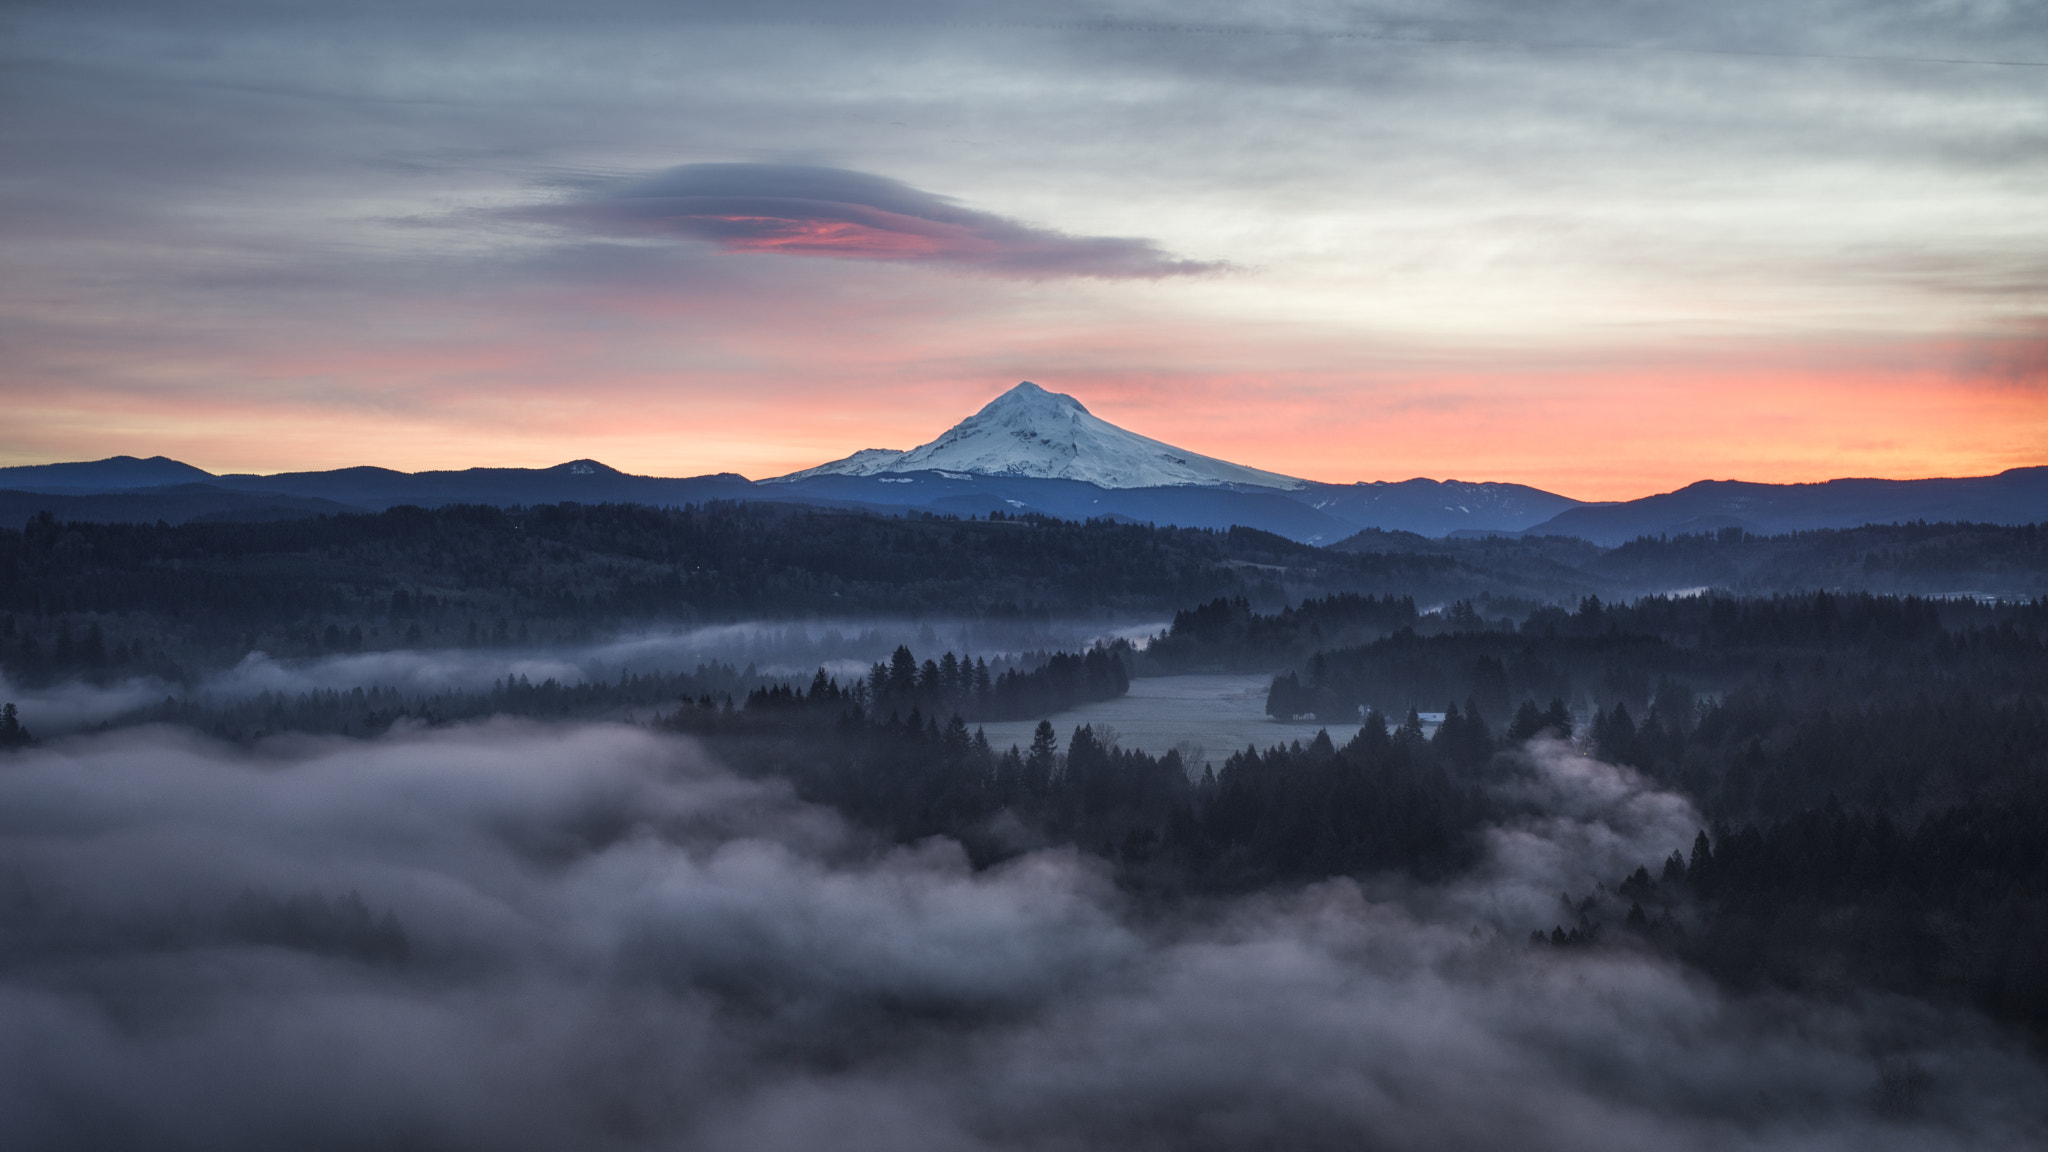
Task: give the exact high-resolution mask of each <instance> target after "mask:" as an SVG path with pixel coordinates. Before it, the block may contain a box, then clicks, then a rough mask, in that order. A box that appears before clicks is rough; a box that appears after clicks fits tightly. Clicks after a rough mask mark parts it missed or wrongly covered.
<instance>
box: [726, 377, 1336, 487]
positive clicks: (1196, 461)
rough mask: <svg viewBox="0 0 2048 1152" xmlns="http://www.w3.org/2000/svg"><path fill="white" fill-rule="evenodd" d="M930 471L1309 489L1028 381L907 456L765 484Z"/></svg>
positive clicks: (873, 452) (877, 457) (870, 458)
mask: <svg viewBox="0 0 2048 1152" xmlns="http://www.w3.org/2000/svg"><path fill="white" fill-rule="evenodd" d="M924 471H932V472H961V473H967V474H969V475H975V476H1021V477H1032V478H1038V479H1053V480H1083V481H1086V482H1088V483H1090V484H1094V485H1096V486H1098V487H1102V488H1162V487H1176V486H1184V485H1197V486H1201V487H1218V486H1221V485H1226V484H1244V485H1249V486H1251V487H1256V488H1279V489H1283V490H1290V491H1291V490H1295V489H1299V488H1302V487H1304V486H1305V484H1306V482H1305V481H1302V480H1297V479H1295V478H1294V477H1292V476H1282V475H1280V474H1279V473H1277V472H1262V471H1260V470H1259V469H1257V468H1247V467H1245V466H1244V465H1242V464H1232V463H1230V462H1229V461H1227V460H1218V459H1216V458H1214V457H1211V456H1202V455H1198V454H1196V453H1194V452H1189V451H1186V450H1185V449H1181V448H1176V447H1174V446H1173V445H1171V444H1162V443H1160V442H1159V441H1157V440H1154V439H1152V438H1150V437H1148V436H1140V435H1138V434H1137V433H1135V432H1126V431H1124V430H1123V429H1122V428H1119V427H1117V426H1116V425H1114V424H1111V423H1110V422H1109V421H1107V420H1103V419H1101V418H1100V417H1097V416H1093V415H1090V414H1089V412H1088V409H1086V408H1083V407H1082V406H1081V402H1080V401H1078V400H1076V399H1074V398H1073V397H1072V396H1068V395H1065V394H1063V393H1059V392H1047V391H1046V390H1045V389H1043V388H1040V387H1039V386H1038V385H1036V384H1033V383H1031V382H1030V381H1028V380H1027V381H1025V382H1024V383H1022V384H1019V385H1017V386H1016V387H1015V388H1012V389H1010V390H1009V391H1008V392H1005V393H1003V394H1002V395H1001V396H998V397H996V398H995V399H994V400H992V401H990V402H989V404H988V406H987V407H986V408H983V409H982V410H981V411H979V412H977V413H975V414H974V415H972V416H970V417H968V418H967V419H965V420H962V421H961V422H960V423H958V424H955V425H954V426H953V427H952V428H950V429H947V431H946V433H945V434H944V435H942V436H940V437H939V438H938V439H936V440H934V441H932V442H931V443H929V444H924V445H921V446H919V447H916V448H912V449H911V450H910V451H908V452H892V451H890V450H888V449H884V448H868V449H864V450H862V451H860V452H856V453H854V454H853V455H851V456H848V457H847V458H846V459H844V460H834V461H833V462H831V463H830V464H820V465H818V466H817V467H816V468H807V469H805V470H804V471H802V472H792V473H790V474H789V475H787V476H778V477H776V478H775V479H773V480H767V481H763V483H771V484H772V483H778V482H783V481H790V480H802V479H804V478H806V477H811V476H834V475H836V476H874V475H879V474H881V473H885V472H924Z"/></svg>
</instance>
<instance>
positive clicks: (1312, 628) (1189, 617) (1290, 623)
mask: <svg viewBox="0 0 2048 1152" xmlns="http://www.w3.org/2000/svg"><path fill="white" fill-rule="evenodd" d="M1459 603H1460V605H1461V606H1462V607H1463V608H1464V610H1465V611H1467V612H1470V611H1471V610H1472V609H1471V606H1470V604H1469V603H1467V602H1465V601H1460V602H1459ZM1415 622H1416V614H1415V598H1414V597H1413V596H1396V595H1393V594H1391V593H1390V594H1388V595H1385V596H1375V595H1371V594H1361V593H1356V592H1340V593H1335V594H1332V595H1329V596H1325V597H1321V598H1314V597H1311V598H1309V599H1306V600H1303V601H1302V602H1301V603H1300V604H1299V605H1296V606H1292V607H1286V608H1282V609H1281V610H1280V611H1278V612H1274V613H1259V612H1254V611H1253V610H1252V605H1251V602H1250V601H1249V600H1246V599H1245V598H1244V597H1242V596H1233V597H1218V598H1217V599H1215V600H1211V601H1210V602H1208V603H1207V604H1203V605H1200V606H1198V607H1194V608H1183V609H1181V610H1180V611H1178V612H1175V613H1174V614H1173V624H1172V625H1171V626H1170V627H1168V628H1167V630H1166V631H1165V632H1164V633H1162V634H1161V635H1159V636H1158V637H1156V638H1155V639H1154V640H1153V641H1152V643H1151V644H1149V645H1147V646H1146V649H1145V664H1146V667H1147V669H1148V670H1156V671H1158V672H1163V673H1172V672H1191V671H1201V670H1210V669H1237V668H1261V667H1270V666H1272V665H1275V664H1283V663H1289V662H1292V661H1295V660H1299V659H1303V658H1306V657H1307V656H1308V655H1309V654H1311V653H1313V652H1315V651H1317V650H1319V649H1322V648H1328V647H1333V646H1336V645H1342V644H1356V643H1360V642H1363V641H1367V640H1377V639H1378V638H1380V637H1381V636H1384V635H1387V634H1388V633H1390V632H1394V631H1397V630H1399V629H1401V628H1409V627H1413V626H1414V624H1415Z"/></svg>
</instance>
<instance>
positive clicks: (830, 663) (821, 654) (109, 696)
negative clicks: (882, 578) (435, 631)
mask: <svg viewBox="0 0 2048 1152" xmlns="http://www.w3.org/2000/svg"><path fill="white" fill-rule="evenodd" d="M1165 627H1166V625H1165V623H1163V622H1160V621H1150V622H1146V621H1137V622H1121V623H1104V622H1102V621H1001V620H998V621H987V620H973V621H961V620H839V621H831V620H827V621H809V622H795V623H789V622H760V621H753V622H745V623H734V624H720V625H712V626H708V627H690V628H673V629H668V630H659V629H655V630H648V631H643V632H636V633H629V634H625V635H621V636H618V637H614V638H610V639H606V640H603V641H599V642H595V643H591V644H584V645H534V646H517V647H507V646H496V647H479V648H394V649H386V650H379V651H371V652H356V653H347V654H334V655H327V656H319V657H311V658H282V657H274V656H271V655H269V654H267V653H263V652H251V653H249V654H248V655H247V656H246V657H244V658H243V659H242V660H241V662H240V663H238V664H236V665H235V666H234V667H233V668H230V669H228V670H226V671H221V672H216V673H213V674H210V675H207V676H205V677H203V678H201V679H200V681H199V682H198V683H197V684H194V685H177V684H168V683H166V682H164V681H162V680H158V679H154V678H147V679H131V680H127V681H123V682H121V683H118V684H113V685H108V686H94V685H89V684H85V683H82V682H79V681H75V680H73V681H67V682H65V683H62V684H58V685H55V686H52V687H47V688H28V687H23V686H17V685H12V684H9V683H8V682H7V681H6V679H5V677H4V676H0V700H12V701H14V702H15V703H16V704H17V705H18V706H19V707H20V710H21V715H22V721H23V723H25V724H27V725H28V726H29V728H30V730H31V731H33V732H34V733H35V734H36V735H38V736H50V735H59V734H62V733H66V732H76V731H79V730H82V729H85V728H90V727H93V726H96V725H98V724H100V723H102V722H104V721H110V720H117V719H119V718H120V717H122V716H124V715H126V714H128V713H131V712H134V711H136V710H137V709H140V708H144V707H147V706H149V705H151V704H155V703H157V702H159V701H161V700H163V698H164V697H165V696H167V695H175V696H179V697H184V696H193V697H197V698H200V699H203V700H212V701H228V700H233V699H238V698H245V697H250V696H255V695H258V694H260V693H263V692H272V693H280V694H283V695H288V696H290V695H297V694H299V693H302V692H309V691H316V690H318V691H326V690H334V691H344V692H345V691H348V690H350V689H353V688H364V689H368V688H373V687H376V688H395V689H398V690H399V691H401V692H405V693H408V694H412V693H433V692H446V691H481V690H487V689H489V688H490V687H491V685H492V684H493V683H495V682H496V681H499V680H503V679H507V678H510V677H516V676H524V677H526V678H527V679H528V680H530V681H532V682H533V683H536V684H538V683H541V682H542V681H545V680H550V679H553V680H559V681H561V682H563V683H565V684H574V683H579V682H582V681H586V680H611V679H615V678H617V677H618V676H620V675H622V674H625V673H633V674H640V675H644V674H647V673H650V672H689V671H692V670H694V669H695V668H697V667H698V666H699V665H701V664H729V665H731V666H733V667H734V668H738V669H745V668H747V667H749V666H751V667H753V668H754V670H755V671H756V672H757V673H758V674H759V675H760V676H762V677H763V678H769V679H776V678H789V679H798V680H806V681H807V680H809V678H810V677H811V675H812V674H813V673H815V672H816V671H817V670H818V669H819V668H821V667H822V668H824V669H825V670H826V672H827V673H828V674H830V675H833V676H836V677H839V678H840V679H841V681H842V682H844V681H847V680H850V679H852V678H854V677H859V676H864V675H866V674H867V671H868V668H869V667H870V666H871V665H873V664H874V663H875V662H876V661H878V660H881V661H886V660H888V658H889V656H890V654H891V653H892V652H894V651H895V650H896V647H897V646H898V645H908V646H909V647H910V649H911V650H912V651H913V652H914V653H916V655H917V658H918V659H919V660H924V659H926V658H936V657H938V656H941V655H943V654H944V653H945V652H947V651H949V650H950V651H952V652H954V653H955V654H968V653H971V654H973V655H975V656H978V657H980V658H982V659H985V660H988V661H990V662H995V661H998V660H1005V659H1015V658H1017V657H1019V656H1021V655H1022V654H1024V653H1027V652H1047V651H1059V650H1066V651H1079V650H1081V649H1085V648H1087V647H1089V646H1091V645H1093V644H1095V643H1096V642H1097V641H1109V640H1115V639H1119V638H1121V639H1126V640H1131V641H1133V642H1141V641H1143V640H1145V639H1146V638H1149V637H1151V636H1153V635H1156V634H1157V633H1159V632H1160V631H1162V630H1164V629H1165ZM1025 742H1026V743H1029V737H1028V735H1027V738H1026V741H1025Z"/></svg>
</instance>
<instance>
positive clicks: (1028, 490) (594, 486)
mask: <svg viewBox="0 0 2048 1152" xmlns="http://www.w3.org/2000/svg"><path fill="white" fill-rule="evenodd" d="M712 500H750V501H772V502H778V503H788V504H810V505H819V506H826V507H836V508H855V509H865V510H870V511H876V512H885V513H906V512H912V513H914V512H931V513H939V514H948V515H960V516H966V515H975V516H982V515H987V514H988V513H990V512H1005V513H1027V512H1028V513H1038V514H1042V515H1046V516H1053V517H1057V518H1060V519H1068V520H1082V519H1089V518H1098V517H1100V518H1109V519H1122V520H1130V521H1139V522H1149V523H1156V524H1177V525H1180V526H1182V527H1193V528H1227V527H1230V526H1233V525H1244V526H1246V527H1251V528H1258V529H1262V530H1264V531H1267V532H1272V533H1275V534H1277V535H1280V536H1285V537H1287V538H1288V539H1291V540H1295V541H1298V542H1301V543H1305V544H1315V545H1331V544H1337V543H1338V542H1340V541H1349V544H1348V546H1349V547H1351V548H1354V549H1356V548H1364V549H1369V550H1376V549H1377V548H1378V547H1379V546H1380V544H1382V543H1383V542H1384V537H1376V536H1373V535H1372V533H1373V532H1376V531H1377V532H1409V533H1415V534H1417V535H1419V536H1424V537H1433V538H1441V537H1446V536H1487V535H1537V536H1543V535H1557V536H1571V537H1577V538H1579V539H1583V540H1587V541H1591V542H1593V543H1596V544H1600V545H1603V546H1613V545H1617V544H1621V543H1623V542H1625V541H1627V540H1630V539H1633V538H1635V537H1638V536H1656V535H1660V534H1661V535H1678V534H1686V533H1696V532H1704V531H1716V530H1719V529H1722V528H1731V527H1732V528H1741V529H1742V530H1744V531H1747V532H1750V533H1753V534H1757V535H1770V534H1775V533H1782V532H1788V531H1797V530H1801V529H1807V528H1849V527H1857V526H1860V525H1863V524H1889V523H1902V522H1908V521H1914V520H1928V521H1972V522H1979V523H1989V524H2028V523H2034V522H2037V521H2041V520H2044V519H2048V467H2035V468H2015V469H2012V470H2010V471H2007V472H2003V473H2000V474H1999V475H1997V476H1981V477H1965V478H1957V479H1935V480H1833V481H1829V482H1827V483H1825V484H1756V483H1749V482H1745V481H1718V480H1716V481H1701V482H1700V483H1697V484H1692V485H1688V486H1687V487H1685V488H1681V489H1679V490H1677V491H1675V492H1665V493H1660V494H1658V495H1655V496H1647V497H1644V498H1642V499H1639V500H1628V501H1619V502H1613V503H1597V504H1589V503H1584V502H1581V501H1578V500H1573V499H1571V498H1570V497H1568V496H1561V495H1558V494H1557V493H1555V492H1546V491H1544V490H1543V489H1540V488H1532V487H1530V486H1528V485H1525V484H1507V483H1494V482H1472V481H1463V480H1428V479H1421V478H1417V479H1411V480H1402V481H1397V482H1388V481H1371V482H1363V481H1362V482H1359V483H1355V484H1326V483H1321V482H1318V481H1311V480H1302V479H1299V478H1296V477H1291V476H1283V475H1281V474H1279V473H1275V472H1266V471H1262V470H1259V469H1255V468H1250V467H1247V466H1244V465H1241V464H1233V463H1230V462H1229V461H1226V460H1219V459H1217V458H1215V457H1211V456H1204V455H1201V454H1200V453H1196V452H1189V451H1186V450H1184V449H1180V448H1176V447H1174V446H1173V445H1170V444H1166V443H1164V442H1163V441H1158V440H1153V439H1151V438H1149V437H1145V436H1140V435H1138V434H1136V433H1133V432H1129V431H1126V430H1124V429H1122V428H1118V427H1117V426H1115V425H1113V424H1110V423H1109V422H1107V421H1105V420H1102V419H1100V418H1099V417H1096V416H1094V415H1092V414H1090V413H1089V412H1088V410H1087V409H1086V408H1085V407H1083V406H1082V405H1081V403H1080V402H1079V401H1078V400H1075V399H1074V398H1073V397H1071V396H1066V395H1062V394H1060V393H1054V392H1048V391H1046V390H1045V389H1043V388H1040V387H1038V386H1037V385H1035V384H1032V383H1029V382H1028V381H1027V382H1025V383H1022V384H1019V385H1017V386H1016V387H1014V388H1012V389H1010V390H1009V391H1007V392H1005V393H1004V394H1003V395H1001V396H999V397H997V398H996V399H995V400H993V401H991V402H990V403H989V404H988V405H986V406H984V407H983V408H982V409H981V410H980V411H979V412H977V413H975V414H974V415H973V416H970V417H968V418H967V419H966V420H963V421H961V422H960V423H959V424H956V425H954V427H953V428H951V429H949V430H948V431H947V432H945V433H944V434H942V435H941V436H939V437H938V438H937V439H935V440H933V441H931V442H930V443H928V444H924V445H920V446H918V447H917V448H913V449H909V450H907V451H897V450H894V449H876V448H870V449H864V450H862V451H860V452H856V453H854V454H853V455H851V456H848V457H846V458H844V459H841V460H835V461H832V462H830V463H827V464H821V465H819V466H817V467H815V468H807V469H804V470H803V471H800V472H793V473H790V474H789V475H786V476H778V477H773V478H771V479H768V480H762V481H753V480H749V479H747V478H746V477H744V476H739V475H735V474H733V473H729V472H728V473H718V474H715V475H707V476H692V477H661V476H636V475H632V474H629V473H625V472H621V471H619V470H617V469H615V468H612V467H609V466H608V465H605V464H602V463H599V462H598V461H595V460H588V459H583V460H571V461H568V462H567V463H563V464H558V465H555V466H554V467H551V468H468V469H462V470H459V471H457V470H449V471H428V472H399V471H395V470H393V469H389V468H371V467H360V468H340V469H335V470H332V471H326V472H287V473H279V474H276V475H271V476H254V475H226V476H215V475H213V474H212V473H209V472H205V471H203V470H201V469H198V468H194V467H192V466H191V465H189V464H183V463H180V462H179V461H176V460H171V459H167V458H165V457H162V456H155V457H151V458H149V459H147V460H141V459H137V458H135V457H132V456H115V457H112V458H110V459H106V460H98V461H86V462H77V463H66V464H45V465H31V466H25V467H13V468H0V518H4V519H11V520H13V521H14V522H17V523H18V522H20V520H21V519H22V518H23V517H25V516H27V515H33V514H34V512H35V511H38V510H41V509H43V508H47V509H48V510H50V511H51V512H52V513H54V514H57V515H60V516H63V517H65V518H69V519H122V520H142V521H155V520H158V519H163V520H170V521H183V520H190V519H205V518H221V517H231V518H251V517H260V518H268V517H276V516H285V515H317V514H320V513H327V512H347V511H376V510H381V509H384V508H389V507H392V506H393V505H398V504H418V505H422V506H429V507H431V506H435V505H441V504H457V503H470V504H496V505H501V506H509V505H519V504H557V503H562V502H565V501H577V502H582V503H635V504H652V505H660V506H677V505H682V504H701V503H704V502H706V501H712ZM0 522H4V521H0ZM1361 533H1363V534H1364V535H1361Z"/></svg>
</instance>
